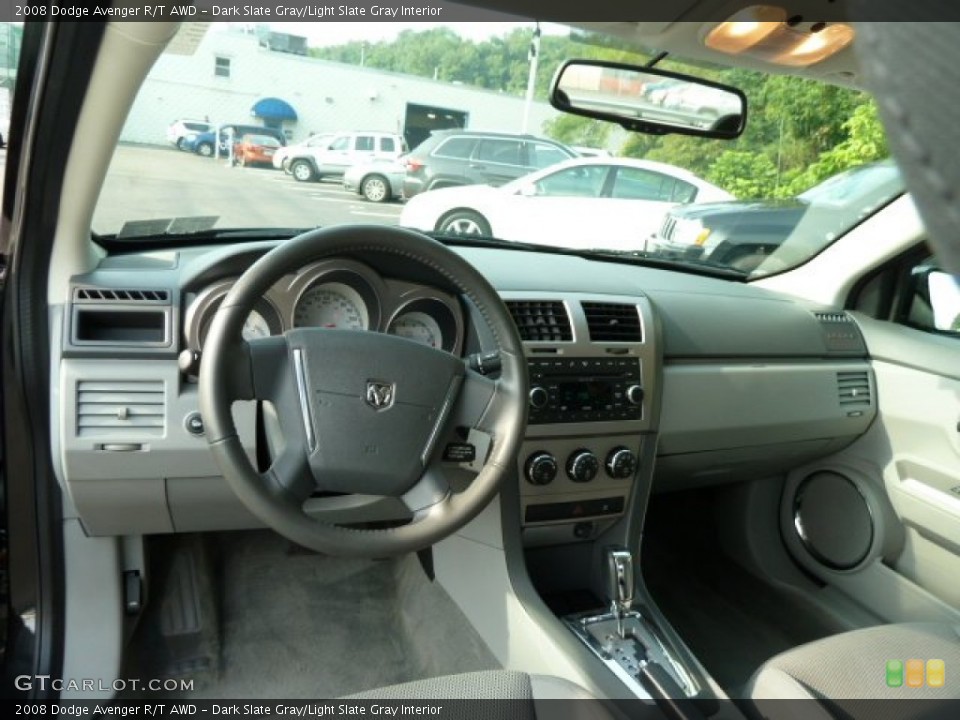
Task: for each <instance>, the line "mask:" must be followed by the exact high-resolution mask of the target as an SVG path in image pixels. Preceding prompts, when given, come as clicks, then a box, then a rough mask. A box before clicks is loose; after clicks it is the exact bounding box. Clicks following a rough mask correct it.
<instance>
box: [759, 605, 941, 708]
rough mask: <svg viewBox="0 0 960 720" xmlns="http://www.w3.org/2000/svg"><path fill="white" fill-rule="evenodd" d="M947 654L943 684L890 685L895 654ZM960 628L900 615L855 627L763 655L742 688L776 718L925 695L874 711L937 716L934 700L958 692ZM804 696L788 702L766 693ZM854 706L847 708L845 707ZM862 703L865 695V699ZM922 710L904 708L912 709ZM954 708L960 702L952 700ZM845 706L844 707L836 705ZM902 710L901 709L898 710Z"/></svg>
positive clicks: (903, 659)
mask: <svg viewBox="0 0 960 720" xmlns="http://www.w3.org/2000/svg"><path fill="white" fill-rule="evenodd" d="M910 659H917V660H923V661H924V664H926V661H928V660H942V661H944V663H945V666H946V673H945V683H944V686H943V687H941V688H932V687H928V686H927V684H926V682H924V686H923V687H919V688H913V687H907V684H906V682H905V681H904V683H903V684H902V685H901V686H900V687H889V686H888V685H887V675H886V667H887V662H888V661H889V660H899V661H901V662H903V663H906V661H907V660H910ZM958 671H960V628H957V627H954V626H951V625H945V624H937V623H902V624H897V625H880V626H877V627H871V628H865V629H863V630H854V631H852V632H847V633H842V634H840V635H834V636H832V637H828V638H824V639H823V640H817V641H815V642H811V643H807V644H806V645H801V646H800V647H797V648H793V649H792V650H788V651H787V652H784V653H781V654H780V655H777V656H775V657H773V658H771V659H770V660H768V661H767V662H765V663H764V664H763V665H762V666H761V667H760V668H759V669H758V670H757V671H756V672H755V673H754V675H753V677H752V678H751V679H750V681H749V682H748V683H747V686H746V689H745V692H744V695H745V696H746V697H748V698H750V699H751V700H752V701H753V702H754V704H755V705H756V706H757V707H758V709H759V710H760V713H761V715H764V716H767V717H771V718H790V717H797V718H800V717H802V718H817V717H821V718H831V717H840V716H842V714H843V713H845V714H846V715H848V716H849V715H853V716H854V717H859V715H858V714H855V713H851V712H850V710H849V708H851V707H854V708H855V707H856V706H857V703H856V702H853V703H851V702H845V701H863V700H923V701H924V702H923V703H917V704H905V703H886V704H885V705H883V707H886V708H888V709H889V712H890V713H893V714H890V715H886V713H885V711H883V710H882V709H881V708H880V707H879V706H878V707H876V708H874V711H875V713H879V714H875V713H873V714H872V716H873V717H896V718H902V717H914V716H915V717H918V718H919V717H923V718H928V717H938V715H930V713H931V712H934V711H935V710H936V707H935V703H928V702H926V701H936V700H951V701H955V700H957V699H958V698H960V676H958ZM787 699H800V700H812V701H815V702H808V703H801V704H790V703H768V702H766V701H773V700H787ZM845 706H846V707H847V708H848V709H846V710H844V709H843V708H844V707H845ZM861 706H862V703H861ZM911 708H915V709H916V713H922V714H916V715H910V714H903V713H904V712H908V713H909V712H913V710H911ZM952 709H953V711H954V712H955V711H956V704H953V705H952ZM838 711H839V712H838ZM898 713H899V714H898Z"/></svg>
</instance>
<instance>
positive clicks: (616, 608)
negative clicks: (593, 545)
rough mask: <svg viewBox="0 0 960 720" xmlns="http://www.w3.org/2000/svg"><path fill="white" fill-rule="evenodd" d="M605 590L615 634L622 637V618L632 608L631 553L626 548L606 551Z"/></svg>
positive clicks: (623, 634)
mask: <svg viewBox="0 0 960 720" xmlns="http://www.w3.org/2000/svg"><path fill="white" fill-rule="evenodd" d="M606 590H607V597H608V599H609V600H610V610H611V612H612V613H613V617H614V618H616V621H617V633H619V635H620V637H621V638H622V637H624V636H625V633H624V627H623V618H624V616H625V615H626V614H627V613H628V612H630V608H631V607H632V606H633V553H631V552H630V551H629V550H627V549H626V548H620V547H612V548H609V549H608V550H607V566H606Z"/></svg>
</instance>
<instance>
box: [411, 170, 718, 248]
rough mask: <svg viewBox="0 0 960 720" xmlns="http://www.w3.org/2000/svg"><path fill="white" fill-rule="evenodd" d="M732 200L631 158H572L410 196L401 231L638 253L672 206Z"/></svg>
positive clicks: (686, 175)
mask: <svg viewBox="0 0 960 720" xmlns="http://www.w3.org/2000/svg"><path fill="white" fill-rule="evenodd" d="M732 199H734V198H733V196H732V195H730V193H728V192H726V191H725V190H722V189H721V188H719V187H717V186H716V185H711V184H710V183H708V182H706V181H705V180H703V179H701V178H699V177H697V176H696V175H694V174H693V173H691V172H688V171H686V170H683V169H682V168H678V167H674V166H673V165H666V164H664V163H657V162H651V161H647V160H634V159H630V158H603V157H594V158H575V159H573V160H567V161H565V162H561V163H558V164H556V165H552V166H550V167H548V168H546V169H544V170H538V171H537V172H534V173H531V174H529V175H525V176H524V177H522V178H518V179H517V180H514V181H512V182H509V183H507V184H506V185H501V186H500V187H490V186H488V185H470V186H466V187H455V188H444V189H440V190H431V191H429V192H424V193H421V194H419V195H416V196H415V197H413V198H411V199H410V200H409V201H408V202H407V204H406V205H405V206H404V208H403V212H402V213H401V215H400V224H401V225H403V226H405V227H413V228H418V229H420V230H427V231H439V232H443V233H451V234H453V233H458V234H475V235H491V236H496V237H499V238H502V239H504V240H516V241H522V242H529V243H541V244H548V245H563V246H566V247H571V248H594V247H604V248H617V249H622V250H642V249H643V245H644V240H645V238H646V237H647V236H649V235H650V234H651V233H653V232H655V231H656V230H657V228H658V227H659V226H660V223H661V222H662V220H663V217H664V215H665V214H666V213H667V211H668V210H670V208H672V207H675V206H677V205H683V204H687V203H692V202H698V203H699V202H715V201H721V200H732Z"/></svg>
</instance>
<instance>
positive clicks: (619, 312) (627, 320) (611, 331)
mask: <svg viewBox="0 0 960 720" xmlns="http://www.w3.org/2000/svg"><path fill="white" fill-rule="evenodd" d="M583 313H584V315H586V316H587V327H588V328H589V329H590V339H591V340H592V341H593V342H643V331H642V329H641V327H640V312H639V310H637V306H636V305H626V304H619V303H600V302H585V303H583Z"/></svg>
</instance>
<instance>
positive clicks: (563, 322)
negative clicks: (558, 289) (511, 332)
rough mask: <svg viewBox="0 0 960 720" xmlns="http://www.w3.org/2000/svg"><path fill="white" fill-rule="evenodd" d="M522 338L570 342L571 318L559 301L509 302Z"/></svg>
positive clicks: (538, 340)
mask: <svg viewBox="0 0 960 720" xmlns="http://www.w3.org/2000/svg"><path fill="white" fill-rule="evenodd" d="M507 308H508V309H509V310H510V314H511V315H512V316H513V321H514V322H515V323H516V325H517V330H518V331H519V332H520V338H521V339H522V340H524V341H533V342H570V341H571V340H573V331H572V330H571V329H570V316H569V315H567V308H566V307H565V306H564V304H563V303H562V302H560V301H559V300H508V301H507Z"/></svg>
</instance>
